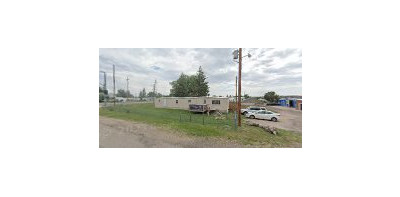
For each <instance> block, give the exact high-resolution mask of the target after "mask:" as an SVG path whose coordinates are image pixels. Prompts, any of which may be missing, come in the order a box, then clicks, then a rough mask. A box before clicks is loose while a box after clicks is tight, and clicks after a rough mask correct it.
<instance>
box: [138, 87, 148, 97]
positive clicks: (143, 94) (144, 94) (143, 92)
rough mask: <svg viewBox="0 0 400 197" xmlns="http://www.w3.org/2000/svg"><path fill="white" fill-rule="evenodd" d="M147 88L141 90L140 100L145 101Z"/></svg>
mask: <svg viewBox="0 0 400 197" xmlns="http://www.w3.org/2000/svg"><path fill="white" fill-rule="evenodd" d="M146 95H147V94H146V88H143V90H141V91H140V92H139V98H140V100H143V98H144V97H146Z"/></svg>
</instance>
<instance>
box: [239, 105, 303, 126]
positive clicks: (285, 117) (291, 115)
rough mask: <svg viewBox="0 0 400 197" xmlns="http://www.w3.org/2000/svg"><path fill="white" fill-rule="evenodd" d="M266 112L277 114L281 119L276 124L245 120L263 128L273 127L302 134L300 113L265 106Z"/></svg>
mask: <svg viewBox="0 0 400 197" xmlns="http://www.w3.org/2000/svg"><path fill="white" fill-rule="evenodd" d="M267 110H270V111H273V112H277V113H280V114H281V118H280V120H279V121H278V122H273V121H269V120H256V119H247V120H248V121H250V122H255V123H258V124H261V125H264V126H273V127H276V128H281V129H285V130H289V131H296V132H302V111H300V110H296V109H294V108H289V107H281V106H267Z"/></svg>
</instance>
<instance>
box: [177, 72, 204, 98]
mask: <svg viewBox="0 0 400 197" xmlns="http://www.w3.org/2000/svg"><path fill="white" fill-rule="evenodd" d="M206 79H207V77H206V76H205V74H204V72H203V70H202V68H201V66H200V67H199V70H198V71H197V73H196V74H195V75H190V76H189V75H186V74H184V73H181V75H180V76H179V78H178V79H177V80H176V81H172V82H171V83H170V84H171V86H172V89H171V90H170V95H171V96H176V97H185V96H196V97H197V96H207V94H208V92H209V86H208V82H207V81H206Z"/></svg>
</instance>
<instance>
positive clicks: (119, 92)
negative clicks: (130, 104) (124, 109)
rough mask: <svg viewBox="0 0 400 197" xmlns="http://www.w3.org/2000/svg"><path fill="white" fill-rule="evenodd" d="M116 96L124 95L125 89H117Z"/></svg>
mask: <svg viewBox="0 0 400 197" xmlns="http://www.w3.org/2000/svg"><path fill="white" fill-rule="evenodd" d="M116 96H117V97H126V92H125V90H123V89H119V90H118V91H117V95H116Z"/></svg>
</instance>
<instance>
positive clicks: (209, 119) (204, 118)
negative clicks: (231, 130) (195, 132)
mask: <svg viewBox="0 0 400 197" xmlns="http://www.w3.org/2000/svg"><path fill="white" fill-rule="evenodd" d="M179 121H180V122H191V123H194V124H203V125H207V124H214V125H222V126H223V125H228V126H232V127H234V126H235V119H234V117H233V116H232V114H222V115H215V114H210V115H208V114H206V113H204V114H193V113H183V114H180V116H179Z"/></svg>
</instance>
